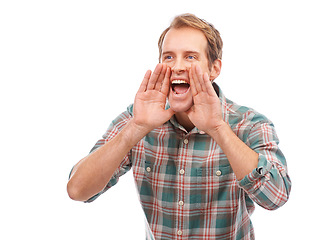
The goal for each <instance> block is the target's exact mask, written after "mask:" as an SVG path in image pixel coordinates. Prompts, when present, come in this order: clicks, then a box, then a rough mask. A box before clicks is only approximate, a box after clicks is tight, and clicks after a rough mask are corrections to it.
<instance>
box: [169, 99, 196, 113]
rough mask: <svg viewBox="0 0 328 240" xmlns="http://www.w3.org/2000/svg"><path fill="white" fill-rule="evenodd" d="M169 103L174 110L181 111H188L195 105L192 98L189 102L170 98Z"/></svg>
mask: <svg viewBox="0 0 328 240" xmlns="http://www.w3.org/2000/svg"><path fill="white" fill-rule="evenodd" d="M169 104H170V107H171V109H172V110H173V111H174V112H176V113H181V112H187V111H188V110H189V109H190V108H191V107H192V106H193V101H192V100H191V101H188V102H175V101H170V99H169Z"/></svg>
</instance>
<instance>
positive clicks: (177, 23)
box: [158, 13, 223, 68]
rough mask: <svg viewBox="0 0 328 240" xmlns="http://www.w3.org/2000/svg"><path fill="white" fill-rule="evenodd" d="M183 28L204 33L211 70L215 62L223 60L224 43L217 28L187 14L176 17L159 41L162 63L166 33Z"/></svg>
mask: <svg viewBox="0 0 328 240" xmlns="http://www.w3.org/2000/svg"><path fill="white" fill-rule="evenodd" d="M183 27H192V28H195V29H198V30H200V31H202V32H203V33H204V35H205V37H206V39H207V50H206V54H207V59H208V64H209V68H211V66H212V64H213V63H214V61H215V60H217V59H222V47H223V42H222V39H221V36H220V32H219V31H218V30H217V29H215V27H214V26H213V25H212V24H210V23H208V22H206V21H205V20H203V19H200V18H198V17H196V16H195V15H193V14H190V13H187V14H182V15H179V16H176V17H175V18H174V19H173V21H172V23H171V25H170V26H169V27H168V28H167V29H165V30H164V31H163V33H162V34H161V36H160V38H159V40H158V50H159V61H161V57H162V46H163V41H164V38H165V35H166V33H167V32H168V31H169V30H170V29H171V28H176V29H177V28H183Z"/></svg>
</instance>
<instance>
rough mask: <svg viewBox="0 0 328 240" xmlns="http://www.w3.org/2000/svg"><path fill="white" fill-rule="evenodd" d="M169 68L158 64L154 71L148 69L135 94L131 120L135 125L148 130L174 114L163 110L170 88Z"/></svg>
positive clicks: (169, 110) (170, 110)
mask: <svg viewBox="0 0 328 240" xmlns="http://www.w3.org/2000/svg"><path fill="white" fill-rule="evenodd" d="M170 76H171V69H170V68H169V67H167V66H166V64H161V63H160V64H158V65H157V66H156V68H155V70H154V73H153V74H152V72H151V71H150V70H148V71H147V72H146V74H145V77H144V79H143V81H142V83H141V85H140V88H139V90H138V92H137V94H136V97H135V100H134V106H133V121H134V124H136V126H137V127H141V128H142V129H143V130H145V131H147V132H149V131H151V130H153V129H154V128H156V127H159V126H161V125H162V124H164V123H165V122H167V121H168V120H169V119H170V118H171V117H172V116H173V114H174V111H173V110H172V109H167V110H165V105H166V97H167V95H168V92H169V88H170Z"/></svg>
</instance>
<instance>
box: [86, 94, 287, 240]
mask: <svg viewBox="0 0 328 240" xmlns="http://www.w3.org/2000/svg"><path fill="white" fill-rule="evenodd" d="M219 97H220V100H221V104H222V111H223V118H224V119H225V121H226V122H228V123H229V124H230V126H231V128H232V129H233V131H234V133H235V134H236V135H237V136H238V137H239V138H240V139H241V140H242V141H243V142H245V143H246V144H247V145H248V146H249V147H250V148H251V149H253V150H254V151H256V152H257V153H259V163H258V167H257V168H256V169H254V170H253V172H251V173H250V174H249V175H248V176H246V177H245V178H244V179H242V180H241V181H237V179H236V176H235V175H234V173H233V171H232V168H231V166H230V164H229V161H228V159H227V157H226V156H225V154H224V153H223V151H222V150H221V149H220V147H219V145H218V144H217V143H216V142H215V141H214V140H213V139H212V138H211V137H210V136H208V135H207V134H205V133H204V132H201V131H199V130H198V129H197V128H194V129H193V130H192V131H191V132H187V131H186V130H185V129H184V128H183V127H182V126H180V125H179V124H178V122H177V121H176V120H175V118H174V117H173V118H172V119H171V120H170V121H168V122H167V123H165V124H164V125H163V126H161V127H160V128H157V129H154V130H153V131H151V132H150V133H149V134H148V135H147V136H146V137H145V138H144V139H143V140H141V141H140V142H139V143H138V144H137V145H136V146H134V148H133V149H132V150H131V151H130V152H129V153H128V154H127V155H126V157H125V158H124V159H123V161H122V163H121V165H120V167H119V168H118V169H117V170H116V172H115V174H114V175H113V177H112V179H111V180H110V182H109V183H108V185H107V186H106V187H105V189H104V190H103V191H102V192H100V193H99V194H97V195H96V196H94V197H93V198H91V199H90V200H89V201H88V202H91V201H93V200H95V199H96V198H97V197H98V196H99V195H100V194H102V193H104V192H105V191H107V190H108V189H109V188H111V187H112V186H114V185H115V184H116V183H117V181H118V179H119V177H120V176H121V175H123V174H124V173H126V172H127V171H128V170H130V169H131V168H132V169H133V175H134V178H135V183H136V186H137V189H138V191H139V194H140V202H141V204H142V207H143V210H144V212H145V216H146V219H147V229H148V230H147V233H146V238H147V239H156V240H157V239H169V240H172V239H179V240H187V239H188V240H190V239H195V240H196V239H197V240H199V239H254V230H253V226H252V223H251V220H250V215H251V214H252V212H253V211H254V208H255V206H254V202H256V203H257V204H258V205H260V206H262V207H264V208H266V209H276V208H278V207H280V206H281V205H283V204H284V203H285V202H286V201H287V199H288V196H289V192H290V187H291V182H290V179H289V176H288V174H287V166H286V161H285V158H284V156H283V154H282V152H281V151H280V149H279V148H278V142H279V141H278V138H277V135H276V133H275V130H274V126H273V124H272V123H271V122H270V121H269V120H268V119H267V118H266V117H264V116H263V115H261V114H259V113H257V112H255V111H254V110H252V109H249V108H247V107H243V106H239V105H237V104H235V103H233V102H232V101H230V100H228V99H227V98H225V97H224V95H223V93H222V92H221V90H220V93H219ZM132 108H133V106H132V105H130V106H129V107H128V109H127V111H125V112H123V113H122V114H121V115H120V116H118V117H117V118H116V119H115V120H114V121H113V122H112V123H111V125H110V126H109V128H108V129H107V131H106V133H105V134H104V136H103V138H102V139H101V140H99V141H98V142H97V143H96V145H95V146H94V148H93V149H92V150H91V151H94V150H96V149H97V148H98V147H100V146H102V145H103V144H104V143H105V142H106V141H109V140H110V139H112V138H113V137H114V136H116V135H117V134H118V133H119V131H120V130H121V129H122V128H123V127H124V126H125V124H126V123H127V122H128V121H129V120H130V119H131V118H132Z"/></svg>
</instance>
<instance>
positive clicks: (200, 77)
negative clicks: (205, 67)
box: [195, 65, 206, 91]
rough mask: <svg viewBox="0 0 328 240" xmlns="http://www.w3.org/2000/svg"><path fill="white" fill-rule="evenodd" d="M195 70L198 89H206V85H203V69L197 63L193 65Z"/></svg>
mask: <svg viewBox="0 0 328 240" xmlns="http://www.w3.org/2000/svg"><path fill="white" fill-rule="evenodd" d="M195 72H196V76H197V79H198V82H199V85H200V89H201V90H200V91H205V90H206V86H205V81H204V74H203V71H202V69H201V67H200V66H199V65H196V66H195Z"/></svg>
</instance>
